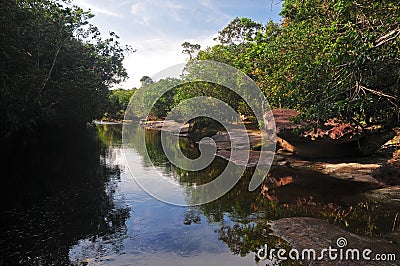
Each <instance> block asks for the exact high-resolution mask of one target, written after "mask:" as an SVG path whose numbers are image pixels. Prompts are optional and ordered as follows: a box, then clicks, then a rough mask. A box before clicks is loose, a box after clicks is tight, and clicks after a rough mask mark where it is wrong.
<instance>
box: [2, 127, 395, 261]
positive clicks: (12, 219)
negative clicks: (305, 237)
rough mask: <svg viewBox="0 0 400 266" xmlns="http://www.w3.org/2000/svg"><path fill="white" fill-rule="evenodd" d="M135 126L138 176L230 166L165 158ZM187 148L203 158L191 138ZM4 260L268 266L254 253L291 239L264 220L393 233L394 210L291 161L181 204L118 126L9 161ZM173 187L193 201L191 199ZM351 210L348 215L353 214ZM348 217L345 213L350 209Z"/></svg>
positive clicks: (144, 167) (142, 166) (142, 164)
mask: <svg viewBox="0 0 400 266" xmlns="http://www.w3.org/2000/svg"><path fill="white" fill-rule="evenodd" d="M137 131H143V129H142V128H140V127H137V128H136V133H135V132H133V133H132V135H131V136H130V140H131V142H132V148H131V149H130V151H129V152H131V153H132V156H133V157H134V158H135V160H134V165H133V167H134V168H135V172H136V171H137V172H140V173H145V174H146V175H148V176H149V178H153V179H154V180H155V182H157V181H156V180H157V179H156V178H155V177H154V172H152V171H153V170H151V168H150V165H151V162H149V161H146V160H145V159H144V157H143V153H144V150H145V148H147V150H148V152H149V154H150V157H151V160H152V162H153V163H154V165H156V167H157V172H158V173H161V175H162V176H163V178H166V179H170V180H174V181H175V182H178V183H191V184H201V183H205V182H209V181H210V180H212V179H213V178H215V177H216V176H218V174H219V173H220V172H221V171H222V170H223V169H224V167H225V165H226V161H224V160H222V159H219V158H217V159H215V161H214V162H213V163H212V164H211V165H210V166H209V167H207V168H206V169H204V170H202V171H200V172H187V171H184V170H182V169H178V168H176V167H174V166H173V165H171V164H169V163H168V161H167V159H166V157H165V155H164V153H163V152H162V148H161V141H160V134H159V133H158V132H155V131H146V141H143V139H142V134H137ZM180 146H181V149H182V151H183V152H184V153H185V154H186V155H187V156H188V157H192V158H195V157H196V156H198V150H197V149H196V145H194V144H193V143H190V142H188V141H187V140H186V139H182V141H181V145H180ZM3 163H4V169H5V170H4V173H6V174H5V176H3V178H2V182H3V184H2V187H3V193H2V195H1V197H2V201H1V202H2V204H1V207H2V209H1V212H2V219H1V229H0V230H1V232H0V234H1V238H0V248H1V251H2V252H1V254H0V265H16V264H22V265H67V264H70V263H74V264H80V265H84V264H86V263H88V264H89V265H151V266H153V265H164V266H168V265H171V266H172V265H174V266H175V265H240V266H242V265H265V262H263V263H260V264H258V263H257V260H256V257H255V253H254V251H256V250H257V248H258V247H260V246H262V245H264V244H266V243H268V245H269V246H286V245H287V244H286V243H285V242H284V241H282V240H280V239H278V238H276V237H272V236H270V235H269V234H270V230H269V227H268V224H267V223H268V221H271V220H275V219H279V218H282V217H291V216H312V217H320V218H323V219H327V220H329V221H331V222H332V223H336V224H338V225H340V226H342V227H343V228H346V229H347V230H349V231H352V232H354V233H358V234H362V235H374V236H379V235H382V234H386V233H388V232H390V230H391V228H392V225H393V220H394V217H395V215H396V210H395V209H393V208H390V206H389V207H388V206H380V205H378V204H377V203H373V202H368V201H367V200H366V198H365V197H364V196H363V194H362V193H363V192H364V191H366V190H367V189H369V187H368V186H367V185H363V184H355V183H351V182H345V181H340V180H336V179H332V178H329V177H327V176H324V175H320V174H317V173H314V172H307V171H297V170H296V171H295V170H293V169H290V168H286V167H278V168H274V169H272V171H271V173H270V179H269V181H268V182H265V184H264V186H263V187H262V188H259V189H258V190H256V191H254V192H252V193H250V192H248V191H247V187H248V183H249V180H250V177H251V171H252V169H247V170H246V172H245V174H244V176H243V177H242V179H241V180H240V181H239V183H238V184H237V185H236V186H235V187H234V189H232V190H231V191H230V192H229V193H228V194H226V195H225V196H223V197H222V198H220V199H218V200H216V201H214V202H211V203H209V204H205V205H202V206H199V207H177V206H172V205H169V204H166V203H163V202H160V201H158V200H156V199H154V198H153V197H151V196H150V195H148V194H147V193H145V192H144V191H143V190H142V189H141V188H140V187H139V186H138V185H137V184H136V182H135V181H134V180H133V178H132V177H131V175H130V173H129V171H128V168H127V166H126V163H125V160H124V157H123V153H122V150H121V125H98V126H97V128H95V129H88V130H87V131H86V132H79V133H78V132H75V133H74V134H73V135H71V134H70V133H69V134H67V133H65V132H64V133H58V134H48V135H46V137H43V139H38V140H37V145H33V147H32V148H31V149H25V148H24V149H15V150H12V151H11V152H10V153H9V156H8V157H7V159H5V160H4V161H3ZM165 193H171V196H173V197H182V198H183V200H188V201H190V195H189V196H188V195H187V194H185V193H184V188H182V193H181V194H179V193H177V192H176V191H174V192H168V191H165ZM350 210H351V211H350ZM344 214H346V215H344Z"/></svg>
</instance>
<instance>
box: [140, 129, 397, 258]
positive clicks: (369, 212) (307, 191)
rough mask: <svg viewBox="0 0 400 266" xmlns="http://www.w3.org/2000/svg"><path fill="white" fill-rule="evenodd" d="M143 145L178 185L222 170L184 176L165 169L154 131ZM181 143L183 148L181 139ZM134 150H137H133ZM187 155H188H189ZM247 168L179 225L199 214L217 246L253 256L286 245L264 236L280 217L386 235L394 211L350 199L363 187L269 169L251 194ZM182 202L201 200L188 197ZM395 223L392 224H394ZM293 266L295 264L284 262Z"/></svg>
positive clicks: (217, 165)
mask: <svg viewBox="0 0 400 266" xmlns="http://www.w3.org/2000/svg"><path fill="white" fill-rule="evenodd" d="M146 134H148V135H147V136H146V146H147V149H148V151H149V154H150V158H151V159H152V160H154V164H155V165H156V166H157V165H158V166H160V167H161V168H160V169H161V170H162V171H164V173H165V174H168V175H170V176H171V177H172V178H174V179H176V180H179V182H180V183H181V184H184V185H188V186H191V185H194V184H196V185H201V184H205V183H208V182H210V181H211V180H213V179H214V178H216V177H217V176H218V175H219V174H220V173H221V172H222V171H223V170H224V169H225V167H226V165H227V161H225V160H223V159H221V158H216V159H215V160H214V161H213V163H212V164H211V165H210V166H208V167H207V168H205V169H203V170H201V171H186V170H183V169H179V168H176V167H175V166H173V165H171V164H168V162H167V158H166V157H165V155H164V153H163V151H162V147H161V142H160V137H159V132H154V131H148V133H146ZM181 143H189V142H187V141H186V140H182V141H181ZM181 149H182V152H183V153H184V154H190V153H192V152H195V153H194V154H195V155H196V156H198V151H196V150H194V151H193V147H191V146H190V145H189V144H186V146H184V145H182V144H181ZM138 151H140V149H138ZM192 156H193V155H192ZM252 172H253V169H252V168H248V169H246V171H245V173H244V174H243V176H242V178H241V179H240V180H239V182H238V183H237V184H236V186H235V187H234V188H233V189H232V190H230V191H229V192H228V193H227V194H225V195H224V196H222V197H221V198H219V199H217V200H215V201H213V202H210V203H207V204H204V205H201V206H199V207H192V208H190V209H189V210H188V211H187V213H186V214H185V220H184V223H185V224H188V225H189V224H193V223H195V221H194V220H196V221H198V218H197V217H198V215H199V214H203V215H204V216H205V217H206V219H207V221H208V223H218V224H219V225H220V229H219V230H218V231H217V233H218V234H219V238H220V240H221V241H223V242H224V243H226V245H227V246H228V247H229V248H230V250H231V251H232V252H233V253H235V254H238V255H241V256H245V255H247V254H250V252H256V251H257V250H258V248H259V247H261V246H263V245H264V244H268V246H269V247H280V246H285V245H287V244H286V243H284V242H283V241H281V240H280V239H279V238H276V237H273V236H270V235H269V233H270V230H269V226H268V224H267V222H268V221H273V220H277V219H280V218H285V217H316V218H320V219H324V220H329V221H330V222H331V223H334V224H338V225H340V226H342V227H343V228H344V229H346V230H348V231H350V232H353V233H357V234H362V235H382V234H386V233H388V232H390V231H391V228H392V226H393V221H394V220H395V216H396V209H394V208H385V206H382V205H380V204H378V203H373V202H368V201H367V199H366V198H364V197H362V196H357V197H356V196H355V195H356V194H357V193H361V192H363V191H366V190H368V189H369V187H368V186H366V185H365V184H360V183H354V182H350V181H344V180H338V179H334V178H331V177H329V176H326V175H321V174H318V173H316V172H313V171H300V170H298V169H293V168H288V167H274V168H273V169H271V171H270V174H269V175H268V177H267V178H266V180H265V181H264V183H263V184H262V186H260V188H258V189H257V190H255V191H253V192H249V191H248V184H249V182H250V179H251V176H252ZM191 193H192V192H191V191H190V190H188V193H187V195H186V196H187V200H188V202H191V200H192V199H193V198H195V197H201V195H197V194H191ZM398 224H399V221H397V225H398ZM286 263H287V264H289V265H290V264H296V262H286Z"/></svg>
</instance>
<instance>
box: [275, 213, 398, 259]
mask: <svg viewBox="0 0 400 266" xmlns="http://www.w3.org/2000/svg"><path fill="white" fill-rule="evenodd" d="M270 229H271V230H272V233H271V235H273V236H277V237H279V238H281V239H283V240H285V241H286V242H288V243H289V244H290V245H292V246H293V248H295V249H297V250H299V251H302V250H304V249H314V250H315V251H316V254H321V251H322V250H323V249H327V248H329V247H332V248H336V249H343V250H344V252H345V251H346V250H347V249H358V250H359V251H360V256H361V254H362V251H363V250H364V249H371V250H372V252H373V253H372V254H377V253H385V254H393V253H395V254H396V258H399V255H400V254H399V253H400V245H399V244H396V243H393V242H390V241H389V240H387V239H385V238H380V239H377V238H369V237H365V236H358V235H355V234H352V233H349V232H347V231H345V230H343V229H341V228H339V227H338V226H335V225H332V224H330V223H328V222H326V221H324V220H321V219H317V218H309V217H295V218H284V219H279V220H276V221H272V222H270ZM339 239H341V240H342V241H341V242H339ZM345 242H346V243H345ZM339 247H340V248H339ZM372 254H371V257H372ZM325 255H326V253H325ZM310 265H383V264H382V262H380V263H379V262H377V261H376V262H375V261H372V260H371V261H367V260H359V261H357V260H342V261H340V260H336V261H330V260H328V258H327V256H325V257H324V260H322V261H318V260H316V261H312V262H311V263H310ZM384 265H398V261H397V262H396V261H391V262H390V261H386V262H385V264H384Z"/></svg>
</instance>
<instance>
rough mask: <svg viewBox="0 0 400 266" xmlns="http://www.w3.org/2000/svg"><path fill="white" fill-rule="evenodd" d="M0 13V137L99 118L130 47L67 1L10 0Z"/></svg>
mask: <svg viewBox="0 0 400 266" xmlns="http://www.w3.org/2000/svg"><path fill="white" fill-rule="evenodd" d="M0 12H1V14H0V23H1V25H2V30H1V35H0V38H1V39H0V51H1V65H0V75H1V89H0V90H1V91H0V108H1V109H0V138H2V139H6V138H9V137H10V136H14V135H17V133H18V134H19V133H21V132H35V131H37V130H38V128H40V127H43V125H49V124H51V125H56V126H67V125H68V126H70V125H74V126H75V125H86V122H90V121H92V120H93V119H95V118H101V117H102V116H103V114H104V112H105V110H106V109H107V106H108V105H109V102H110V100H109V94H110V91H109V88H111V86H113V85H115V84H117V83H119V82H120V81H122V80H124V79H125V78H126V77H127V73H126V71H125V68H124V67H123V65H122V61H123V59H124V53H125V52H129V51H132V49H131V48H130V47H128V46H122V45H121V44H120V43H119V41H118V38H119V37H118V36H117V35H116V34H115V33H114V32H110V36H109V37H107V38H104V37H102V36H103V35H101V34H100V32H99V30H98V29H97V28H96V27H95V26H94V25H91V24H89V22H88V20H89V19H90V18H91V17H93V15H92V14H90V12H87V11H84V10H83V9H81V8H80V7H78V6H75V5H73V4H72V3H71V1H68V0H62V1H61V0H60V1H58V0H57V1H51V0H38V1H29V0H26V1H25V0H5V1H1V3H0ZM116 112H118V111H116Z"/></svg>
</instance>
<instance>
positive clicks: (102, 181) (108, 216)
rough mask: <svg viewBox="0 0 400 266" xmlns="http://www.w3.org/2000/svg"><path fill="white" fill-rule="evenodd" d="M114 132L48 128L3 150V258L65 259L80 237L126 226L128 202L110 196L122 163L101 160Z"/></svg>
mask: <svg viewBox="0 0 400 266" xmlns="http://www.w3.org/2000/svg"><path fill="white" fill-rule="evenodd" d="M98 138H100V140H101V141H99V139H98ZM112 138H114V135H113V134H108V135H105V134H103V135H102V134H98V133H97V132H96V129H93V128H88V129H83V130H82V129H80V130H79V129H62V130H55V129H48V130H46V131H43V132H41V134H40V135H39V137H36V139H35V140H34V141H31V142H30V144H29V145H26V144H25V145H18V144H16V145H10V147H8V148H7V150H2V152H3V154H7V156H6V159H5V160H3V165H4V167H3V168H2V179H1V187H2V193H1V194H0V195H1V217H2V218H1V224H0V226H1V227H0V235H1V238H0V249H1V253H0V264H4V265H17V264H23V265H65V264H68V263H69V257H68V252H69V249H70V247H71V246H72V245H74V244H75V243H76V242H77V241H78V240H79V239H82V238H87V237H92V238H93V239H96V238H101V237H104V236H110V235H115V234H123V232H124V230H126V228H125V220H126V219H127V218H128V216H129V210H128V209H126V208H124V207H120V206H115V204H114V202H113V194H114V190H115V186H116V182H117V180H118V179H119V169H118V167H110V166H107V165H106V164H105V163H104V161H105V157H106V156H107V149H106V146H105V145H104V144H103V143H105V142H107V141H108V140H109V139H112ZM115 138H118V136H116V137H115ZM3 158H4V157H3ZM114 245H115V246H116V248H118V243H117V242H116V243H114Z"/></svg>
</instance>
